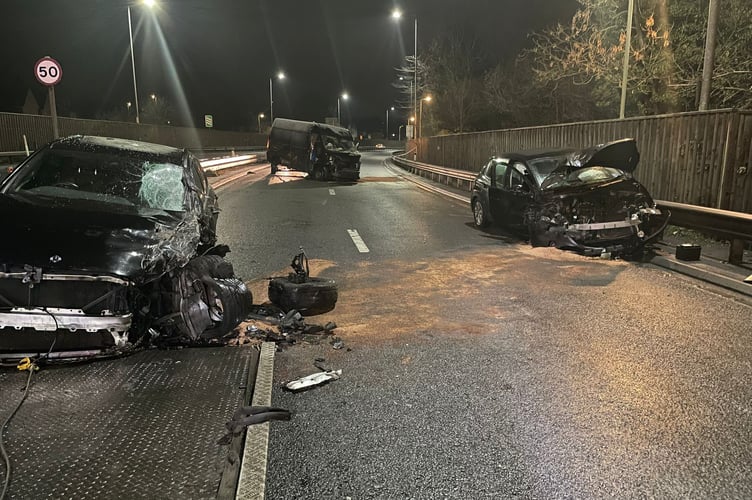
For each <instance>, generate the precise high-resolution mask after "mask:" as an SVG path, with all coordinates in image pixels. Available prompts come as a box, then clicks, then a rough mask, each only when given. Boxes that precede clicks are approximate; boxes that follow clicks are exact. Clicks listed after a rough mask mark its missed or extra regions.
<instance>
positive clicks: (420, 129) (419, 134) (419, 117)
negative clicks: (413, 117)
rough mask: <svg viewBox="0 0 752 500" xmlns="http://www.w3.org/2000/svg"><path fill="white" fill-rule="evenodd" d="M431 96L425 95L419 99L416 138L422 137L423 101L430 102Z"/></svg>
mask: <svg viewBox="0 0 752 500" xmlns="http://www.w3.org/2000/svg"><path fill="white" fill-rule="evenodd" d="M431 99H432V98H431V96H430V95H427V96H425V97H424V98H422V99H421V100H420V115H418V138H421V137H423V101H426V102H431Z"/></svg>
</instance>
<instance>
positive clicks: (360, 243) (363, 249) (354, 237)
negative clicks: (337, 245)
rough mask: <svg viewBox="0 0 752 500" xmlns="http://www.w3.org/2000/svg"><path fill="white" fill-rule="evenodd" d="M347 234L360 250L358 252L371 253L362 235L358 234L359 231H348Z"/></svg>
mask: <svg viewBox="0 0 752 500" xmlns="http://www.w3.org/2000/svg"><path fill="white" fill-rule="evenodd" d="M347 234H349V235H350V238H352V240H353V243H355V248H357V249H358V252H360V253H368V252H370V250H369V249H368V247H367V246H366V244H365V242H364V241H363V238H361V237H360V235H359V234H358V231H356V230H355V229H348V230H347Z"/></svg>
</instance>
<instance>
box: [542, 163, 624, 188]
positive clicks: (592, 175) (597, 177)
mask: <svg viewBox="0 0 752 500" xmlns="http://www.w3.org/2000/svg"><path fill="white" fill-rule="evenodd" d="M624 175H625V174H624V172H623V171H621V170H619V169H618V168H613V167H585V168H578V167H573V166H571V165H565V166H562V167H560V168H558V169H557V170H556V171H554V172H553V173H552V174H551V175H549V176H548V177H547V178H546V180H545V181H544V182H543V184H542V185H541V189H554V188H560V187H572V186H582V185H588V184H601V183H604V182H609V181H612V180H614V179H618V178H620V177H623V176H624Z"/></svg>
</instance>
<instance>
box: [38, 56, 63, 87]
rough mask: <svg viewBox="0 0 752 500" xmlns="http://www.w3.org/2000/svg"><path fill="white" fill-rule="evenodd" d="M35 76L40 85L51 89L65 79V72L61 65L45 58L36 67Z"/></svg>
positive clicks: (49, 58)
mask: <svg viewBox="0 0 752 500" xmlns="http://www.w3.org/2000/svg"><path fill="white" fill-rule="evenodd" d="M34 76H36V77H37V80H39V83H41V84H42V85H47V86H48V87H51V86H53V85H57V84H58V83H59V82H60V79H61V78H62V77H63V70H62V68H60V63H59V62H57V61H56V60H54V59H53V58H51V57H43V58H41V59H40V60H38V61H37V63H36V64H35V65H34Z"/></svg>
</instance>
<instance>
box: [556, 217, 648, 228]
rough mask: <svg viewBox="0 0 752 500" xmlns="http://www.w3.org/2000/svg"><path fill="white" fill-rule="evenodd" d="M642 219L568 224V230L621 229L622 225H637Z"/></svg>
mask: <svg viewBox="0 0 752 500" xmlns="http://www.w3.org/2000/svg"><path fill="white" fill-rule="evenodd" d="M641 223H642V221H640V220H639V219H638V220H620V221H615V222H596V223H593V224H568V225H567V230H568V231H601V230H603V229H621V228H624V227H634V226H639V225H640V224H641Z"/></svg>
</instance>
